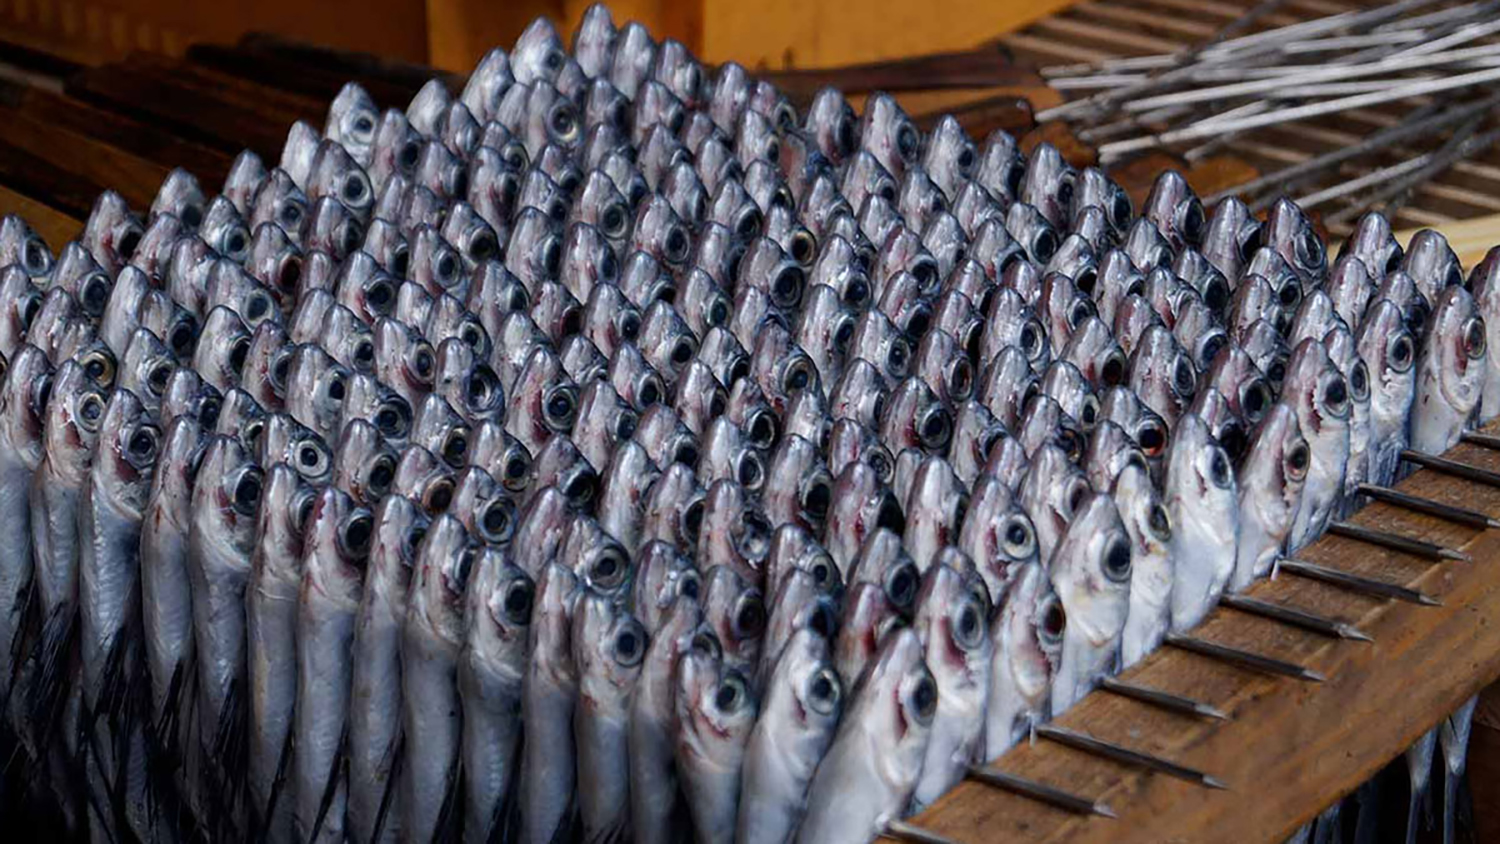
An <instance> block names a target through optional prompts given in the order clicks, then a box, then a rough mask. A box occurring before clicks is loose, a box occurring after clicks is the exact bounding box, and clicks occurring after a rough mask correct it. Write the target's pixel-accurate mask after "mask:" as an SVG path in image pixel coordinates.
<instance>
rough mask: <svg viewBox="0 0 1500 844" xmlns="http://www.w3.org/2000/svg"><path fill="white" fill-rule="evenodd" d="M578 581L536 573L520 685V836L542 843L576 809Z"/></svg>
mask: <svg viewBox="0 0 1500 844" xmlns="http://www.w3.org/2000/svg"><path fill="white" fill-rule="evenodd" d="M579 586H580V579H579V578H578V576H577V575H575V574H574V573H573V571H572V570H571V569H568V568H565V567H563V566H560V565H556V564H550V565H548V566H546V567H545V568H544V569H542V570H541V572H540V574H539V576H538V577H537V599H536V608H535V610H534V611H533V619H534V621H533V623H532V625H531V630H530V632H529V633H528V635H527V646H526V649H527V658H526V675H525V677H524V678H523V681H522V685H521V718H522V721H523V723H524V724H525V730H526V737H527V740H526V742H525V744H524V745H523V747H522V758H521V773H520V779H519V780H518V783H519V785H520V795H519V803H520V807H521V822H522V828H521V832H520V840H521V841H523V842H527V844H542V842H549V841H555V840H559V839H558V836H562V837H567V836H569V835H570V834H571V831H572V830H573V829H574V824H575V822H576V817H575V816H576V813H577V802H576V795H575V793H574V792H575V788H576V783H577V768H576V766H575V761H574V760H575V755H574V743H573V713H574V709H575V708H576V705H577V700H578V671H577V668H576V667H575V666H574V664H573V655H572V646H571V644H570V639H571V637H572V615H573V610H574V606H575V605H576V603H577V599H578V595H579Z"/></svg>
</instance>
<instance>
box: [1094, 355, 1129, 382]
mask: <svg viewBox="0 0 1500 844" xmlns="http://www.w3.org/2000/svg"><path fill="white" fill-rule="evenodd" d="M1128 368H1129V365H1128V364H1127V363H1126V362H1125V355H1124V353H1123V352H1121V351H1119V350H1113V351H1111V352H1110V353H1109V357H1107V358H1105V359H1104V365H1103V366H1101V367H1099V378H1100V380H1101V381H1102V382H1103V383H1104V386H1106V387H1116V386H1119V385H1120V384H1123V383H1125V376H1126V372H1127V370H1128Z"/></svg>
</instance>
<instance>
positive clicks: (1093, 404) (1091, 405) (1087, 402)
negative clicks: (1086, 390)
mask: <svg viewBox="0 0 1500 844" xmlns="http://www.w3.org/2000/svg"><path fill="white" fill-rule="evenodd" d="M1098 420H1099V399H1097V398H1095V397H1094V396H1093V394H1089V395H1086V396H1084V397H1083V403H1082V404H1081V405H1080V406H1079V408H1078V421H1079V422H1081V423H1083V427H1084V430H1092V429H1093V427H1094V423H1095V422H1097V421H1098Z"/></svg>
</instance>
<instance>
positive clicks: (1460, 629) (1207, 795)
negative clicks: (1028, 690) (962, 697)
mask: <svg viewBox="0 0 1500 844" xmlns="http://www.w3.org/2000/svg"><path fill="white" fill-rule="evenodd" d="M1452 456H1454V457H1456V458H1458V459H1462V460H1464V461H1466V462H1470V463H1473V464H1476V465H1480V466H1485V467H1489V468H1492V469H1497V470H1500V454H1496V453H1495V452H1486V451H1485V450H1483V449H1480V448H1477V447H1473V446H1468V445H1461V446H1459V447H1458V448H1456V449H1454V451H1453V453H1452ZM1400 486H1401V488H1402V489H1405V490H1407V491H1409V492H1412V493H1415V494H1419V495H1424V496H1427V497H1430V498H1436V499H1438V500H1442V501H1449V502H1453V503H1462V504H1463V505H1464V506H1466V507H1471V508H1476V509H1479V510H1481V511H1483V512H1486V513H1489V514H1491V515H1497V516H1500V490H1496V489H1491V488H1488V487H1481V486H1478V485H1475V484H1471V483H1468V482H1465V481H1461V480H1457V479H1454V478H1450V477H1446V476H1442V475H1438V474H1436V473H1432V472H1428V471H1420V472H1417V473H1416V474H1415V475H1413V476H1412V477H1410V478H1408V479H1407V480H1406V481H1404V482H1402V484H1400ZM1353 521H1354V522H1356V523H1358V524H1364V525H1371V526H1380V527H1382V528H1385V529H1388V530H1396V531H1399V532H1401V533H1403V534H1406V535H1410V536H1414V537H1419V538H1423V539H1428V540H1431V541H1435V542H1441V543H1443V544H1445V545H1448V546H1451V547H1461V548H1463V549H1464V550H1466V551H1468V552H1469V553H1470V554H1471V555H1473V559H1474V562H1463V563H1440V564H1434V563H1429V562H1426V561H1423V560H1419V559H1416V558H1413V557H1410V556H1405V555H1401V554H1397V553H1395V552H1389V551H1385V550H1382V549H1378V548H1373V547H1371V546H1368V545H1361V544H1359V543H1356V542H1353V541H1351V540H1347V539H1341V538H1325V539H1323V540H1321V541H1319V542H1318V543H1316V544H1315V545H1314V546H1313V547H1312V548H1310V549H1308V550H1307V551H1306V552H1305V553H1304V554H1302V555H1301V556H1304V557H1307V558H1308V559H1312V560H1315V561H1318V562H1321V563H1323V564H1324V565H1330V566H1335V567H1338V568H1343V569H1347V570H1350V571H1356V572H1359V573H1361V574H1366V575H1369V576H1374V577H1382V578H1385V579H1387V580H1390V581H1392V582H1398V583H1404V584H1408V585H1413V586H1418V587H1420V588H1422V589H1423V590H1424V591H1426V592H1428V593H1430V594H1432V595H1434V596H1436V597H1438V598H1439V599H1440V600H1441V601H1442V606H1438V607H1419V606H1414V605H1410V604H1401V605H1397V604H1395V603H1393V602H1389V601H1377V600H1375V599H1372V598H1368V597H1364V596H1360V595H1355V594H1352V593H1349V592H1344V591H1341V590H1337V589H1334V588H1332V587H1328V586H1324V585H1321V584H1317V583H1313V582H1310V581H1306V580H1302V579H1298V578H1295V577H1292V576H1283V577H1280V578H1278V579H1276V580H1267V581H1263V582H1261V583H1259V584H1257V585H1255V586H1254V587H1253V588H1252V589H1251V590H1250V594H1252V595H1255V596H1256V597H1261V598H1265V599H1267V600H1273V601H1278V602H1282V603H1287V604H1290V605H1293V606H1298V607H1303V608H1306V609H1309V610H1312V611H1315V612H1319V613H1322V614H1325V615H1328V616H1331V617H1334V618H1339V619H1343V620H1346V621H1349V622H1352V623H1355V624H1357V625H1358V626H1359V627H1360V628H1361V629H1362V630H1364V631H1365V632H1367V633H1369V634H1370V635H1371V636H1373V637H1374V640H1375V641H1374V642H1373V643H1357V642H1342V641H1341V642H1332V641H1329V640H1326V639H1320V638H1317V637H1314V636H1312V635H1310V634H1303V633H1300V632H1298V631H1296V630H1293V629H1290V628H1286V627H1282V626H1279V625H1276V624H1273V623H1271V622H1268V621H1265V620H1262V619H1258V618H1254V617H1250V616H1246V615H1242V614H1238V613H1234V612H1232V611H1229V610H1223V609H1221V610H1217V611H1215V612H1214V613H1213V614H1212V615H1211V616H1210V618H1209V619H1208V621H1207V622H1206V623H1205V624H1204V625H1203V626H1202V627H1200V628H1199V629H1198V630H1197V631H1195V632H1196V633H1197V634H1198V635H1201V636H1203V637H1204V638H1207V639H1211V640H1213V641H1218V642H1223V643H1225V644H1229V645H1234V646H1239V647H1244V648H1248V649H1252V650H1256V651H1258V652H1261V653H1265V654H1268V655H1270V656H1274V657H1278V658H1281V659H1289V660H1292V661H1295V662H1298V663H1300V664H1303V665H1307V666H1309V667H1312V668H1314V669H1316V670H1318V671H1320V672H1322V673H1323V674H1324V675H1326V677H1327V680H1326V681H1325V682H1323V683H1319V684H1308V683H1301V682H1298V681H1295V680H1291V679H1286V678H1277V677H1271V676H1267V675H1258V674H1251V673H1248V672H1245V671H1241V670H1238V669H1234V668H1231V667H1228V666H1225V665H1223V664H1220V663H1216V662H1213V661H1210V660H1208V659H1206V658H1204V657H1201V656H1197V655H1193V654H1189V653H1186V652H1183V651H1179V650H1175V649H1172V648H1164V649H1162V650H1160V651H1158V652H1156V653H1154V654H1152V655H1151V656H1149V657H1147V658H1146V659H1145V660H1144V661H1143V662H1142V664H1140V665H1138V666H1137V667H1135V668H1132V669H1131V670H1129V671H1127V672H1126V673H1125V675H1124V676H1125V677H1126V678H1128V679H1130V680H1133V681H1136V682H1139V683H1142V684H1144V685H1148V686H1152V687H1156V688H1161V689H1164V690H1167V691H1172V692H1177V693H1182V694H1188V695H1191V696H1193V697H1195V698H1198V699H1200V700H1203V701H1205V702H1207V703H1209V704H1212V705H1214V706H1217V707H1219V708H1220V709H1223V710H1225V711H1227V712H1228V713H1229V714H1230V715H1231V717H1232V720H1230V721H1227V722H1204V721H1198V720H1193V719H1188V718H1184V717H1182V716H1177V715H1172V714H1169V713H1166V712H1163V711H1161V710H1153V709H1150V708H1148V707H1145V706H1143V705H1141V704H1137V703H1134V702H1132V701H1129V700H1126V699H1124V698H1120V697H1116V696H1111V695H1108V694H1105V693H1099V692H1096V693H1094V694H1091V695H1089V696H1088V697H1087V698H1085V699H1084V700H1083V701H1082V702H1080V703H1079V704H1078V705H1077V706H1075V707H1074V708H1073V709H1072V710H1071V711H1069V712H1068V713H1066V714H1065V715H1064V716H1063V717H1062V718H1060V719H1058V723H1060V724H1061V725H1063V726H1067V727H1073V728H1075V729H1081V730H1084V731H1086V732H1088V733H1090V734H1093V735H1096V736H1099V737H1100V738H1104V739H1110V740H1115V741H1120V742H1122V743H1126V744H1128V745H1130V746H1131V747H1135V748H1139V749H1142V750H1145V751H1147V752H1152V753H1157V754H1160V755H1162V756H1165V757H1167V758H1170V759H1173V760H1175V761H1180V762H1182V763H1184V764H1187V765H1190V766H1192V767H1195V768H1198V769H1200V770H1204V771H1206V772H1208V773H1210V774H1213V775H1214V776H1217V777H1219V778H1221V779H1223V780H1224V781H1226V782H1227V783H1228V786H1229V788H1228V790H1227V791H1207V790H1204V789H1201V788H1198V787H1196V786H1192V785H1189V784H1187V783H1185V782H1182V781H1179V780H1175V779H1171V778H1169V777H1163V776H1159V775H1156V776H1153V775H1147V774H1142V773H1139V772H1137V771H1134V770H1129V769H1125V768H1122V767H1120V766H1118V765H1114V764H1112V763H1108V762H1103V761H1099V760H1097V759H1094V758H1091V757H1087V756H1085V755H1084V754H1081V753H1078V752H1076V751H1071V750H1067V749H1065V748H1062V747H1060V746H1058V745H1055V744H1051V743H1048V742H1038V743H1036V744H1035V745H1032V746H1025V745H1023V746H1021V747H1018V748H1016V749H1014V750H1012V751H1011V752H1009V753H1007V754H1005V755H1004V756H1002V757H1001V758H1000V759H999V760H997V761H996V762H995V763H994V764H995V765H996V767H998V768H1000V769H1002V770H1006V771H1011V772H1014V773H1017V774H1021V775H1024V776H1026V777H1029V778H1031V779H1035V780H1039V781H1042V782H1045V783H1049V784H1053V785H1058V786H1062V787H1065V788H1067V789H1069V790H1071V791H1074V792H1076V793H1079V794H1083V795H1087V796H1090V797H1099V798H1102V799H1104V800H1105V801H1106V802H1107V803H1109V805H1110V806H1111V807H1113V808H1114V810H1115V811H1116V812H1118V813H1119V819H1118V820H1110V819H1106V818H1081V817H1077V816H1073V815H1069V814H1066V813H1063V812H1061V811H1059V810H1055V809H1051V808H1049V807H1046V806H1043V805H1040V804H1037V803H1034V802H1032V801H1028V800H1025V799H1023V798H1020V797H1016V796H1014V795H1011V794H1008V793H1004V792H999V791H996V790H993V789H990V788H987V787H985V786H982V785H979V784H976V783H964V784H963V785H961V786H959V787H958V788H957V789H955V790H954V791H952V792H950V793H949V794H948V795H947V796H945V797H944V798H942V799H941V800H939V801H938V802H937V804H936V805H935V806H933V807H932V808H931V809H930V810H929V811H927V812H926V813H924V814H922V815H920V816H918V817H917V818H915V819H914V820H913V822H914V823H915V824H917V825H918V826H921V827H923V828H926V829H929V830H932V831H933V832H936V833H939V834H941V835H945V836H948V837H951V838H953V839H954V840H956V841H962V842H980V841H1068V842H1076V841H1104V840H1109V841H1125V842H1161V841H1206V840H1233V841H1280V840H1284V839H1285V838H1286V837H1287V836H1288V835H1289V834H1290V833H1291V832H1292V831H1293V830H1295V829H1296V828H1297V827H1299V826H1300V825H1302V824H1303V823H1305V822H1306V821H1308V820H1309V819H1311V818H1312V817H1313V816H1315V815H1316V814H1317V813H1318V812H1319V811H1321V810H1322V809H1323V808H1324V807H1326V806H1327V805H1329V804H1331V803H1332V802H1333V801H1334V800H1335V799H1337V798H1338V797H1340V796H1342V795H1344V794H1347V793H1349V792H1350V791H1352V790H1353V789H1354V788H1355V787H1357V786H1358V785H1359V784H1360V783H1362V782H1363V781H1365V780H1366V779H1368V778H1369V777H1370V776H1372V775H1373V774H1374V773H1375V772H1376V771H1378V770H1379V769H1380V768H1381V767H1382V766H1383V765H1385V764H1386V763H1387V762H1388V761H1389V760H1391V759H1393V758H1395V757H1396V756H1397V755H1399V754H1400V753H1401V752H1402V751H1403V750H1404V749H1405V748H1406V747H1407V746H1409V745H1410V744H1411V743H1412V741H1414V740H1415V739H1416V738H1417V737H1418V736H1419V735H1421V734H1422V733H1423V732H1425V731H1426V730H1427V729H1428V728H1430V727H1431V726H1432V725H1433V724H1435V723H1436V722H1437V721H1438V719H1440V718H1441V717H1443V716H1444V715H1446V714H1447V713H1448V712H1451V711H1452V710H1453V709H1455V708H1456V707H1457V706H1458V705H1459V704H1460V703H1461V702H1463V701H1464V700H1465V699H1467V698H1469V697H1470V696H1472V695H1474V694H1475V693H1476V692H1477V691H1478V690H1479V689H1480V688H1482V687H1483V686H1485V685H1487V684H1488V683H1490V682H1492V681H1493V680H1494V679H1495V677H1496V676H1500V567H1497V566H1496V565H1495V563H1496V561H1497V560H1500V531H1495V530H1490V531H1476V530H1473V529H1469V528H1465V527H1461V526H1458V525H1455V524H1452V523H1448V522H1443V521H1440V520H1437V519H1433V518H1429V517H1425V516H1420V515H1415V514H1411V513H1408V512H1406V511H1403V510H1399V509H1397V508H1394V507H1391V506H1387V505H1381V504H1374V505H1370V506H1369V507H1366V508H1365V509H1364V510H1361V511H1360V512H1359V513H1358V514H1356V516H1355V517H1354V519H1353Z"/></svg>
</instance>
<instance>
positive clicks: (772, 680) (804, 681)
mask: <svg viewBox="0 0 1500 844" xmlns="http://www.w3.org/2000/svg"><path fill="white" fill-rule="evenodd" d="M774 666H775V667H774V668H773V669H772V671H771V673H770V676H769V678H768V679H767V681H766V684H765V688H766V692H765V697H764V701H763V702H762V704H761V707H760V717H759V718H758V719H757V720H756V722H755V727H754V728H753V729H752V730H751V732H750V738H749V741H748V744H747V746H746V749H745V757H744V762H743V766H742V777H743V780H742V782H741V784H740V797H739V801H740V802H739V817H738V820H737V822H736V825H735V840H736V841H740V842H744V843H745V844H770V843H771V842H783V841H787V840H790V838H791V837H792V834H793V833H794V832H795V831H796V829H797V826H798V824H799V823H800V822H801V819H802V816H803V814H804V813H805V812H806V810H807V791H808V788H809V786H810V785H811V784H812V779H813V775H814V773H815V772H816V770H817V767H818V763H819V762H820V761H821V760H822V758H823V754H824V753H825V752H826V751H827V750H828V746H829V744H830V743H832V741H833V736H834V732H835V730H836V729H837V727H838V722H839V715H840V714H841V712H842V710H843V699H844V685H843V683H842V682H841V681H840V680H839V675H838V672H837V671H835V670H834V667H833V663H832V660H831V656H830V653H829V648H828V640H827V639H826V638H825V637H824V636H823V635H822V634H820V633H818V632H817V631H815V630H813V629H810V628H803V629H801V630H798V631H797V632H796V633H795V634H793V636H792V638H791V640H790V641H788V642H787V644H786V647H785V648H784V649H783V650H782V651H781V654H780V656H779V657H778V658H777V659H776V661H775V664H774Z"/></svg>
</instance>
